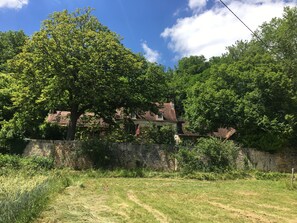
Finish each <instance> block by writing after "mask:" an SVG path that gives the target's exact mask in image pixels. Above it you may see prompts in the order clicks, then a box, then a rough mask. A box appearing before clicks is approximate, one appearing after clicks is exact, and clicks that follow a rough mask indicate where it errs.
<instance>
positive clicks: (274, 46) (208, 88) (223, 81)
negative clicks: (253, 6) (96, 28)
mask: <svg viewBox="0 0 297 223" xmlns="http://www.w3.org/2000/svg"><path fill="white" fill-rule="evenodd" d="M296 18H297V10H296V8H292V9H290V8H286V9H285V10H284V16H283V18H280V19H273V20H272V21H271V22H270V23H265V24H263V25H262V26H261V27H260V29H259V30H258V33H259V35H260V36H261V38H262V39H261V40H259V39H258V38H253V39H252V40H251V41H249V42H243V41H240V42H237V43H236V44H235V45H233V46H231V47H228V53H226V54H225V55H223V56H222V57H221V58H220V59H217V60H213V62H212V63H210V68H209V69H207V70H206V71H204V72H203V74H202V77H203V78H200V79H196V83H195V84H194V85H192V86H191V88H190V90H189V91H187V98H186V99H185V100H184V106H185V112H186V120H187V121H188V122H189V127H190V129H191V130H193V131H195V132H200V133H203V132H211V131H215V130H216V129H217V128H218V127H234V128H236V129H237V131H238V134H237V136H238V140H240V141H241V142H243V143H244V145H246V146H251V147H256V148H261V149H265V150H271V151H272V150H276V149H279V148H281V147H283V146H286V145H288V144H289V142H290V141H291V139H292V138H294V137H295V135H296V117H297V116H296V115H297V107H296V105H297V101H296V100H297V94H296V93H297V91H296V66H297V63H296V62H297V61H296V56H294V55H295V54H296V52H295V51H296V50H295V49H297V45H296V44H297V42H296V38H297V33H296V29H295V28H296V26H297V20H296ZM294 27H295V28H294ZM263 42H264V43H266V44H263ZM294 50H295V51H294Z"/></svg>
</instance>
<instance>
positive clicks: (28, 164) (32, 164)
mask: <svg viewBox="0 0 297 223" xmlns="http://www.w3.org/2000/svg"><path fill="white" fill-rule="evenodd" d="M4 168H9V169H15V170H18V169H27V170H28V169H32V170H50V169H53V168H54V161H53V159H49V158H46V157H25V158H23V157H20V156H18V155H3V154H0V169H4Z"/></svg>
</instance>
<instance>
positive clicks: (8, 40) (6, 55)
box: [0, 31, 27, 72]
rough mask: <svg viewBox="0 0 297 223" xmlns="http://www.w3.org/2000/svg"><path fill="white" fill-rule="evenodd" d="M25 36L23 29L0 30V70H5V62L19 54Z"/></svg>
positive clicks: (25, 38)
mask: <svg viewBox="0 0 297 223" xmlns="http://www.w3.org/2000/svg"><path fill="white" fill-rule="evenodd" d="M26 40H27V36H26V35H25V33H24V32H23V31H8V32H0V72H1V71H5V70H6V62H7V60H9V59H12V58H13V57H14V56H16V55H17V54H19V53H20V52H21V50H22V46H23V45H24V44H25V42H26Z"/></svg>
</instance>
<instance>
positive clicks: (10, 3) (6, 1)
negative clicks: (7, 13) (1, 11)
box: [0, 0, 29, 9]
mask: <svg viewBox="0 0 297 223" xmlns="http://www.w3.org/2000/svg"><path fill="white" fill-rule="evenodd" d="M28 3H29V0H0V8H13V9H21V8H22V7H23V6H25V5H28Z"/></svg>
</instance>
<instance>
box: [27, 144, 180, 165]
mask: <svg viewBox="0 0 297 223" xmlns="http://www.w3.org/2000/svg"><path fill="white" fill-rule="evenodd" d="M81 146H82V143H81V142H80V141H60V140H31V141H30V142H29V144H28V145H27V147H26V148H25V151H24V156H46V157H51V158H53V159H54V161H55V164H56V166H57V167H71V168H75V169H88V168H91V167H92V165H93V164H92V161H91V159H90V157H88V156H86V155H82V154H81V153H80V154H79V153H77V151H79V148H80V147H81ZM110 149H111V152H112V156H113V157H114V162H113V164H114V165H113V167H123V168H128V169H132V168H137V167H143V168H149V169H154V170H174V169H175V168H176V162H175V159H174V158H173V157H172V156H171V154H172V153H173V151H174V149H175V148H174V146H166V145H138V144H131V143H113V144H111V145H110Z"/></svg>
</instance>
